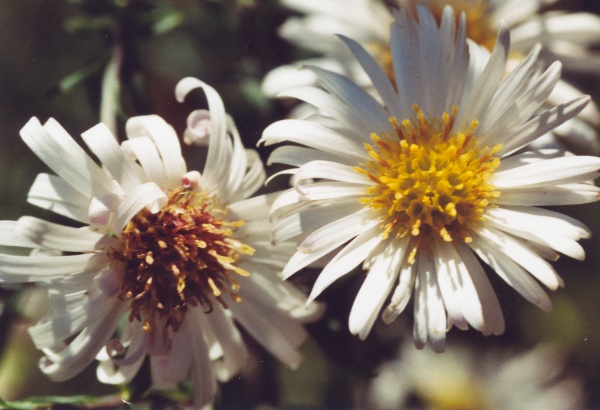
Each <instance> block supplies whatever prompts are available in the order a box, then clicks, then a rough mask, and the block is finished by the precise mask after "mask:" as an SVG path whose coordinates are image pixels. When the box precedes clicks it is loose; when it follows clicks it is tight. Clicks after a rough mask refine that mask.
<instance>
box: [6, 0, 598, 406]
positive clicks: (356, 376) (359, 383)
mask: <svg viewBox="0 0 600 410" xmlns="http://www.w3.org/2000/svg"><path fill="white" fill-rule="evenodd" d="M323 1H326V0H323ZM557 7H560V8H563V9H572V10H586V11H589V12H593V13H596V14H600V2H599V1H597V0H587V1H586V0H580V1H577V0H567V1H563V2H560V3H559V4H558V5H557ZM290 15H291V13H290V12H289V11H287V10H285V9H283V8H282V7H281V6H279V5H278V4H277V1H275V0H171V1H167V0H154V1H152V0H52V1H49V0H46V1H44V0H18V1H12V0H3V1H0V219H11V220H12V219H17V218H19V217H20V216H22V215H25V214H27V215H36V216H39V217H43V218H46V219H50V220H55V221H56V220H57V218H56V216H55V215H52V214H50V213H46V212H43V211H41V210H39V209H37V208H35V207H33V206H31V205H28V204H27V203H26V201H25V200H26V195H27V191H28V190H29V187H30V186H31V184H32V182H33V180H34V178H35V176H36V174H37V173H39V172H42V171H47V169H46V167H45V165H44V164H43V163H42V162H41V161H40V160H38V159H37V158H36V157H35V156H34V155H33V154H32V153H31V152H30V151H29V149H28V148H27V147H26V146H25V144H24V143H23V142H22V141H21V139H20V137H19V130H20V128H21V127H22V126H23V125H24V124H25V123H26V122H27V120H28V119H29V118H30V117H32V116H37V117H38V118H40V120H42V121H45V120H46V119H47V118H49V117H53V118H55V119H57V120H58V121H59V122H60V123H61V124H62V125H63V126H64V127H65V128H66V129H67V130H68V131H69V132H70V133H71V134H72V135H74V136H77V135H79V134H80V133H82V132H83V131H85V130H87V129H88V128H90V127H91V126H93V125H95V124H96V123H97V122H98V121H99V112H100V101H101V92H102V84H103V78H107V77H105V76H106V75H110V72H109V73H108V74H107V68H108V69H110V61H114V60H111V59H114V58H115V55H118V56H120V57H122V65H121V66H120V72H119V75H118V76H117V77H115V78H118V80H119V82H118V83H116V84H117V85H118V88H114V87H115V84H113V85H112V86H111V87H113V89H112V91H113V92H115V93H118V94H117V95H118V96H119V98H118V101H119V105H118V106H113V108H114V109H115V112H116V114H117V129H118V130H119V132H120V136H121V137H122V136H123V124H124V121H125V120H126V119H127V118H129V117H131V116H134V115H140V114H148V113H155V114H158V115H161V116H163V117H164V118H165V119H166V120H167V122H169V123H171V124H172V125H173V126H174V127H175V128H176V130H178V131H180V132H181V131H183V129H184V128H185V119H186V116H187V114H188V113H189V112H190V111H191V110H192V109H195V108H198V107H204V104H205V102H204V101H203V98H202V97H201V96H200V95H195V96H192V97H191V98H188V100H187V101H186V103H185V104H179V103H178V102H177V101H176V100H175V98H174V93H173V90H174V86H175V84H176V83H177V81H179V80H180V79H181V78H183V77H186V76H194V77H197V78H200V79H202V80H203V81H205V82H207V83H209V84H211V85H212V86H213V87H214V88H216V90H217V91H218V92H219V93H220V94H221V97H222V98H223V100H224V102H225V107H226V109H227V111H228V112H229V113H230V114H232V116H233V117H234V119H235V122H236V124H237V127H238V129H239V130H240V133H241V135H242V138H243V139H244V142H245V144H246V146H248V147H252V146H255V144H256V142H257V141H258V139H259V137H260V134H261V132H262V130H263V129H264V128H265V127H266V126H267V125H269V124H270V123H272V122H274V121H276V120H279V119H282V118H284V117H285V115H286V113H287V112H288V110H289V109H290V108H291V104H292V103H291V102H290V101H272V100H269V99H267V98H265V97H264V96H263V95H262V94H261V90H260V85H261V80H262V78H263V77H264V75H265V74H266V73H267V72H268V71H269V70H270V69H272V68H275V67H277V66H279V65H281V64H284V63H289V62H292V61H295V60H297V59H299V58H303V57H308V56H309V55H308V54H306V52H303V51H301V50H298V49H295V48H294V47H292V46H291V45H289V44H287V43H286V42H284V41H283V40H281V39H280V38H278V36H277V28H278V26H279V25H280V24H281V23H282V22H283V21H284V20H285V19H286V18H287V17H289V16H290ZM599 30H600V27H599ZM117 53H120V54H117ZM599 71H600V70H599ZM570 80H573V81H574V82H576V83H577V84H579V85H581V86H582V87H585V89H586V91H587V92H589V93H591V94H592V95H593V96H594V97H595V99H596V101H597V102H600V99H599V97H600V80H599V79H598V78H592V77H584V76H580V77H578V78H570ZM197 150H198V149H187V150H186V151H184V155H185V156H186V157H187V160H188V164H190V165H193V164H194V163H195V162H194V161H198V160H197V159H196V158H197V157H198V158H199V157H201V155H200V154H201V152H200V151H197ZM594 154H600V153H598V152H596V153H594ZM261 155H262V156H263V158H265V159H266V157H267V156H268V150H265V149H262V148H261ZM196 163H197V162H196ZM199 165H200V164H199ZM269 172H271V173H272V172H275V169H270V170H269ZM286 183H287V181H285V180H284V179H283V178H282V179H281V180H278V181H275V182H274V183H273V184H272V185H270V186H269V187H268V188H266V189H267V190H268V189H275V188H281V187H284V186H285V185H286ZM561 212H564V213H567V214H569V215H572V216H574V217H576V218H577V219H579V220H581V221H583V222H584V223H586V224H587V225H588V226H589V227H590V228H591V229H592V231H593V232H595V233H596V236H594V237H593V238H592V239H591V240H587V241H584V243H583V246H584V247H585V248H586V250H587V253H588V257H587V259H586V260H585V261H583V262H577V261H572V260H569V259H568V258H566V257H564V258H561V259H560V260H559V261H558V262H557V263H556V266H557V270H558V272H559V273H561V274H562V276H563V278H564V280H565V283H566V287H565V289H561V290H559V291H557V292H555V293H554V294H552V295H551V297H552V301H553V302H554V304H555V309H554V312H553V313H551V314H545V313H543V312H542V311H541V310H538V309H537V308H535V307H534V306H532V305H531V304H529V303H528V302H526V301H525V300H524V299H523V298H522V297H521V296H520V295H518V294H517V293H516V292H515V291H514V290H513V289H511V288H509V287H508V285H506V284H504V283H503V282H502V281H501V280H499V279H498V278H497V277H496V275H490V277H491V280H492V284H493V286H494V288H495V289H496V291H497V293H498V295H499V298H500V302H501V306H502V307H503V310H504V315H505V318H506V322H507V329H506V333H505V334H504V335H502V336H498V337H487V338H486V337H483V336H481V335H480V334H479V333H477V332H474V331H466V332H462V331H459V330H456V329H453V330H451V331H450V332H449V335H448V345H449V346H454V345H457V346H458V345H460V346H466V348H467V349H473V350H474V351H475V352H476V354H477V355H479V354H483V353H484V352H488V351H496V350H503V351H504V349H506V350H508V351H510V352H520V351H523V350H524V349H528V348H531V347H534V346H536V345H539V344H545V345H551V346H552V347H553V348H554V349H556V351H558V352H559V353H560V354H561V355H562V357H564V358H566V361H565V365H566V370H565V375H567V376H572V377H576V378H578V379H579V380H581V382H582V384H583V388H584V390H585V395H586V397H587V403H588V404H587V405H586V408H590V409H593V408H600V268H599V266H600V204H590V205H585V206H577V207H562V208H561ZM60 222H66V221H64V220H61V221H60ZM362 278H363V274H362V273H361V272H354V273H353V274H351V275H347V277H345V278H344V279H343V280H340V281H338V282H337V283H335V284H334V285H333V286H331V287H330V289H328V290H327V291H326V292H325V293H324V294H323V296H322V297H321V299H326V300H327V301H328V311H327V314H326V315H325V317H324V318H323V319H322V320H321V321H319V322H318V323H316V324H313V325H310V326H309V331H310V333H311V340H309V341H308V342H307V343H306V344H305V346H304V347H303V348H302V351H303V353H304V356H305V362H304V364H303V365H302V366H301V367H300V368H299V369H298V370H296V371H291V370H289V369H285V368H284V367H283V366H281V365H280V364H279V363H277V362H276V361H274V360H273V359H272V358H270V357H269V356H268V355H267V354H265V353H264V352H263V351H262V350H261V349H260V348H259V347H258V346H254V350H255V353H256V354H255V355H254V358H253V361H252V363H250V364H249V367H248V370H247V371H246V372H245V373H244V374H242V375H241V376H240V377H237V378H236V379H234V380H232V381H231V382H229V383H227V384H225V385H223V386H222V388H221V391H220V393H219V396H218V398H217V400H216V402H215V407H216V408H257V407H261V408H351V407H362V406H365V404H364V403H366V401H365V400H366V397H367V396H368V394H369V388H370V387H369V386H370V381H371V379H372V377H374V376H375V375H376V374H377V372H378V370H377V369H378V367H379V366H380V365H381V364H382V363H384V362H386V361H388V360H390V359H391V358H393V357H394V356H395V355H396V354H397V350H398V348H399V347H400V346H401V345H403V344H411V343H412V341H411V340H410V339H411V337H410V333H411V326H412V323H411V320H412V318H411V314H410V313H409V312H410V310H408V309H407V313H405V314H403V315H402V316H401V318H400V319H399V320H398V321H396V322H395V323H394V324H392V325H390V326H385V325H383V323H381V322H380V321H379V322H378V323H377V324H376V325H375V328H374V331H373V332H372V333H371V335H370V336H369V338H368V339H367V340H366V341H365V342H360V341H359V340H358V338H356V337H354V336H352V335H350V334H349V332H348V331H347V317H348V312H349V310H350V307H351V304H352V301H353V299H354V296H355V295H356V292H357V290H358V288H359V287H360V284H361V281H362ZM314 279H315V272H310V271H307V272H304V273H302V274H300V275H297V276H296V278H295V279H294V280H295V281H296V283H297V284H298V286H300V287H304V288H306V289H308V288H309V287H310V285H311V284H312V281H314ZM0 298H1V299H2V302H1V303H2V315H1V316H0V397H2V398H3V399H6V400H17V399H23V398H27V397H31V396H72V395H93V396H105V395H113V394H115V393H119V392H122V394H123V397H126V398H128V399H130V400H132V401H135V402H136V403H140V404H139V405H136V408H177V407H176V405H175V404H173V403H174V401H173V400H171V399H173V398H174V399H176V398H177V397H171V398H170V397H166V396H160V395H157V394H154V395H150V396H148V395H147V394H145V392H146V388H147V387H148V382H149V380H148V379H147V377H145V376H144V375H143V374H142V375H140V377H137V378H136V379H135V380H134V382H133V384H132V385H131V386H127V387H124V388H122V389H118V388H115V387H111V386H103V385H101V384H99V383H98V382H97V381H95V369H94V367H93V366H91V367H90V368H89V369H88V370H87V371H86V372H84V373H83V374H81V375H80V376H78V377H77V378H75V379H74V380H72V381H69V382H65V383H53V382H50V381H49V380H47V379H46V378H45V376H43V375H42V374H41V373H40V371H39V370H38V369H37V361H38V359H39V357H40V353H39V352H37V351H36V350H35V348H34V347H33V345H32V343H31V342H30V340H29V337H28V334H27V332H26V328H27V326H29V325H31V324H32V323H34V322H35V321H36V320H37V319H39V318H40V317H41V316H42V315H43V314H44V303H43V300H40V299H39V298H38V296H36V295H35V292H33V291H32V290H31V289H30V288H29V287H27V286H20V287H1V288H0ZM397 377H398V380H399V384H400V381H401V380H402V378H403V374H401V373H399V374H398V375H397ZM83 401H85V400H83ZM417 401H418V400H416V399H415V400H413V402H417ZM67 402H68V400H67ZM144 403H145V404H144ZM413 404H414V403H413ZM421 404H423V403H421ZM90 405H91V404H90ZM415 405H419V403H417V404H415ZM73 406H75V405H74V404H62V405H57V406H56V407H55V408H73ZM108 406H110V405H109V404H106V405H105V407H108ZM123 406H125V405H123Z"/></svg>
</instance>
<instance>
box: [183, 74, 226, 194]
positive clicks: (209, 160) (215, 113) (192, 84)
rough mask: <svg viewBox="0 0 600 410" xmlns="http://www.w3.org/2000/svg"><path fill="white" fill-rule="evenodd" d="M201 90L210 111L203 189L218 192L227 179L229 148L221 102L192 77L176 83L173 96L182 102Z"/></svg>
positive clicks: (212, 91) (208, 87) (223, 108)
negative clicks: (192, 92) (197, 90)
mask: <svg viewBox="0 0 600 410" xmlns="http://www.w3.org/2000/svg"><path fill="white" fill-rule="evenodd" d="M196 88H201V89H202V91H204V94H205V95H206V101H207V102H208V110H209V111H210V125H211V128H210V136H209V143H208V153H207V155H206V164H205V165H204V172H203V174H204V177H205V181H204V184H205V185H204V188H205V189H207V190H209V191H218V189H219V186H220V185H221V181H223V180H228V179H229V171H230V166H231V164H230V158H231V146H230V141H229V138H228V136H227V116H226V114H225V107H224V105H223V100H221V97H220V96H219V93H217V91H216V90H215V89H214V88H212V87H211V86H209V85H208V84H206V83H204V82H202V81H200V80H198V79H196V78H192V77H187V78H184V79H183V80H181V81H179V83H177V86H176V87H175V95H176V96H177V99H178V100H179V101H180V102H182V101H183V100H184V98H185V96H186V95H187V94H188V93H189V92H190V91H192V90H194V89H196Z"/></svg>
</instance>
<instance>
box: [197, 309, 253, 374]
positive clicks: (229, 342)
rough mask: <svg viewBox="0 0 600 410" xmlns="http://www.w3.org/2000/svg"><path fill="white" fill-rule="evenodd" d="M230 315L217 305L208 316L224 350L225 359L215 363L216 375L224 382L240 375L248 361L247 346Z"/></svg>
mask: <svg viewBox="0 0 600 410" xmlns="http://www.w3.org/2000/svg"><path fill="white" fill-rule="evenodd" d="M242 303H243V302H242ZM228 313H229V312H228V311H225V310H223V308H222V307H221V305H219V304H218V303H217V304H215V305H214V306H213V310H212V312H211V313H210V314H209V315H207V318H208V321H209V323H210V325H211V328H212V331H213V333H214V335H215V337H216V339H217V340H218V342H219V344H220V346H221V349H222V350H223V359H222V360H220V361H217V362H215V372H216V375H217V377H218V379H219V380H220V381H223V382H226V381H228V380H230V379H231V378H232V377H233V376H235V375H236V374H237V373H239V372H240V371H241V370H242V369H243V368H244V366H245V365H246V362H247V360H248V349H247V348H246V344H245V343H244V340H243V339H242V335H241V334H240V332H239V331H238V330H237V328H236V327H235V325H234V324H233V320H232V317H231V314H228Z"/></svg>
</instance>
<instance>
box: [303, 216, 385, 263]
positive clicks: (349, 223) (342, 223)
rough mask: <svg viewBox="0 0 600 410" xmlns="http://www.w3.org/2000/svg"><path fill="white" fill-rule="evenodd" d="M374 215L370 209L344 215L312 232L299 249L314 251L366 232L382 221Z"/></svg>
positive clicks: (308, 251)
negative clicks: (374, 217)
mask: <svg viewBox="0 0 600 410" xmlns="http://www.w3.org/2000/svg"><path fill="white" fill-rule="evenodd" d="M372 216H373V215H372V213H371V212H370V210H368V209H363V210H361V211H359V212H356V213H354V214H350V215H345V216H342V217H341V218H339V219H338V220H337V221H334V222H332V223H330V224H327V225H325V226H323V227H321V228H319V229H317V230H316V231H314V232H312V233H311V234H310V235H309V236H307V237H306V239H304V241H302V243H300V245H298V251H300V252H303V253H312V252H314V251H318V250H319V249H322V248H324V247H327V246H328V245H329V244H331V243H339V242H340V241H342V243H343V242H345V241H349V240H350V239H352V238H354V237H355V236H356V235H358V234H359V233H361V232H365V231H367V230H369V229H371V228H372V227H374V226H375V225H378V224H379V223H380V221H379V220H378V219H372Z"/></svg>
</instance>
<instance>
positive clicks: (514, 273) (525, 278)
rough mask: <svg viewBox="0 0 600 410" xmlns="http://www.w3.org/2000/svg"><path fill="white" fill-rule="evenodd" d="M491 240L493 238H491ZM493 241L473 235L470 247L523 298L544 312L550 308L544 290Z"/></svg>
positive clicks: (550, 304)
mask: <svg viewBox="0 0 600 410" xmlns="http://www.w3.org/2000/svg"><path fill="white" fill-rule="evenodd" d="M492 240H493V239H492ZM498 245H500V244H497V243H495V242H492V241H490V240H488V239H487V238H485V237H479V235H473V242H471V243H470V244H469V246H470V247H471V249H473V250H474V251H475V253H477V255H478V256H479V257H480V258H481V259H482V260H483V261H484V262H485V263H486V264H488V265H489V266H490V267H491V268H492V269H494V271H496V273H497V274H498V276H500V277H501V278H502V279H504V281H505V282H506V283H508V284H509V285H510V286H512V287H513V288H514V289H515V290H516V291H517V292H519V293H520V294H521V295H522V296H523V297H524V298H526V299H527V300H529V301H530V302H531V303H533V304H534V305H537V306H539V307H540V309H542V310H543V311H545V312H550V311H551V310H552V302H551V301H550V298H549V297H548V295H547V294H546V292H544V290H543V289H542V288H541V287H540V285H538V284H537V282H536V281H535V280H533V279H532V278H531V276H530V275H529V273H527V271H525V269H523V268H521V267H520V266H519V265H518V264H517V263H516V262H514V261H513V260H512V259H510V258H509V257H508V256H507V255H505V254H504V253H503V252H501V251H499V250H498V248H497V246H498Z"/></svg>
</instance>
